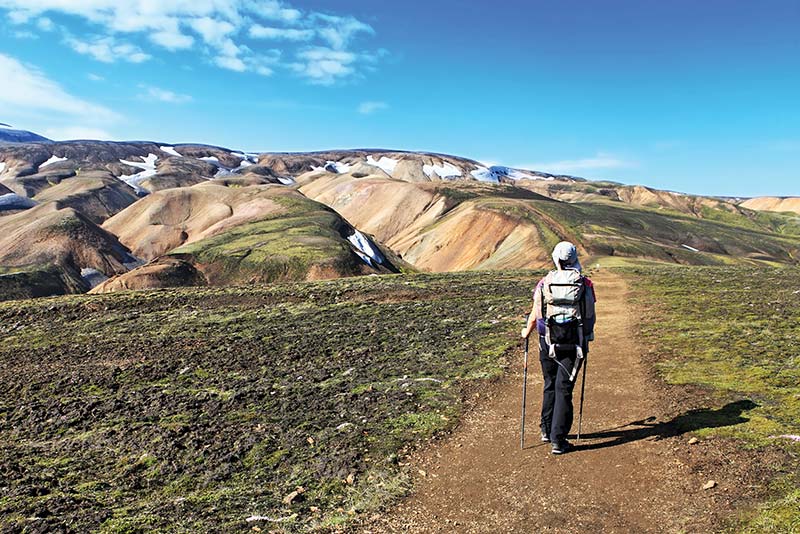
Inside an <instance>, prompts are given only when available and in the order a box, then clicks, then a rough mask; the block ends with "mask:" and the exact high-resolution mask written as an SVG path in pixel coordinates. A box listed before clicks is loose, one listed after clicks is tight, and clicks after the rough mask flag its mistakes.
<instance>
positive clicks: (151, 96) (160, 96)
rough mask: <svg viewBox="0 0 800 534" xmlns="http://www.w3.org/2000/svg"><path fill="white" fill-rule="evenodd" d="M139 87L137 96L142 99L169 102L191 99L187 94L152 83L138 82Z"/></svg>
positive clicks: (182, 102) (181, 102)
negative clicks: (139, 91)
mask: <svg viewBox="0 0 800 534" xmlns="http://www.w3.org/2000/svg"><path fill="white" fill-rule="evenodd" d="M139 89H141V90H142V92H141V93H139V98H141V99H142V100H155V101H158V102H167V103H169V104H185V103H187V102H191V101H192V97H191V96H189V95H182V94H180V93H175V92H173V91H170V90H168V89H162V88H160V87H155V86H153V85H145V84H140V85H139Z"/></svg>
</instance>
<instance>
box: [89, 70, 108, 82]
mask: <svg viewBox="0 0 800 534" xmlns="http://www.w3.org/2000/svg"><path fill="white" fill-rule="evenodd" d="M86 77H87V78H89V79H90V80H92V81H93V82H103V81H105V78H103V77H102V76H100V75H99V74H95V73H93V72H90V73H89V74H87V75H86Z"/></svg>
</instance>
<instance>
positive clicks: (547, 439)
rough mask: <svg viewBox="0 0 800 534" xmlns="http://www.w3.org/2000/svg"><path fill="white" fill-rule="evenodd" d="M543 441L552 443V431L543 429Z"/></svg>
mask: <svg viewBox="0 0 800 534" xmlns="http://www.w3.org/2000/svg"><path fill="white" fill-rule="evenodd" d="M542 442H544V443H550V433H549V432H548V431H547V430H542Z"/></svg>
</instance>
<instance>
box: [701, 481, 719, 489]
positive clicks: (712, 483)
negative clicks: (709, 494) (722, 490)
mask: <svg viewBox="0 0 800 534" xmlns="http://www.w3.org/2000/svg"><path fill="white" fill-rule="evenodd" d="M716 485H717V481H716V480H709V481H708V482H706V483H705V484H703V489H704V490H710V489H711V488H713V487H714V486H716Z"/></svg>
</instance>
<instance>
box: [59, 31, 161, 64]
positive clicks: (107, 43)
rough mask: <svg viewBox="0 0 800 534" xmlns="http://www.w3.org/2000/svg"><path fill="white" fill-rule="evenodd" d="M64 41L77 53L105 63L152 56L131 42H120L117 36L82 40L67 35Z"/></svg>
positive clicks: (132, 61)
mask: <svg viewBox="0 0 800 534" xmlns="http://www.w3.org/2000/svg"><path fill="white" fill-rule="evenodd" d="M64 41H65V42H66V43H67V44H68V45H69V46H70V47H71V48H72V49H73V50H75V51H76V52H77V53H79V54H84V55H87V56H91V57H93V58H94V59H96V60H97V61H102V62H103V63H114V62H116V61H127V62H129V63H142V62H145V61H147V60H148V59H150V58H151V57H152V56H150V54H146V53H144V52H143V51H142V49H141V48H139V47H138V46H135V45H133V44H131V43H126V42H118V41H117V40H116V38H115V37H94V38H92V39H91V40H89V41H81V40H80V39H77V38H75V37H72V36H67V37H66V38H65V39H64Z"/></svg>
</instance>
